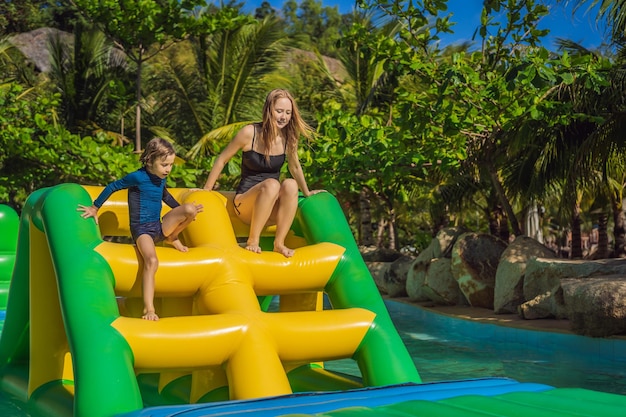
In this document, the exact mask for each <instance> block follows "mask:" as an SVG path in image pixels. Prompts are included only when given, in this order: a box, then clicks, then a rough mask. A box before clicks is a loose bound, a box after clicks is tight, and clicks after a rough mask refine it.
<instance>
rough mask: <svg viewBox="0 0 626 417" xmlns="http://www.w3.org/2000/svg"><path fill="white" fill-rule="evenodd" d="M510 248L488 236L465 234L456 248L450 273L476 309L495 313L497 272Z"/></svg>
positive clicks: (455, 245)
mask: <svg viewBox="0 0 626 417" xmlns="http://www.w3.org/2000/svg"><path fill="white" fill-rule="evenodd" d="M506 247H507V244H506V242H504V241H503V240H502V239H498V238H497V237H495V236H492V235H489V234H486V233H464V234H462V235H461V236H459V237H458V238H457V240H456V243H455V244H454V246H453V248H452V258H451V264H450V269H451V271H452V275H453V276H454V278H455V279H456V281H457V283H458V285H459V289H460V290H461V292H462V293H463V295H464V296H465V298H466V299H467V301H468V302H469V304H470V305H471V306H472V307H484V308H489V309H493V294H494V287H495V283H496V271H497V269H498V263H499V261H500V257H501V255H502V253H503V252H504V250H505V249H506Z"/></svg>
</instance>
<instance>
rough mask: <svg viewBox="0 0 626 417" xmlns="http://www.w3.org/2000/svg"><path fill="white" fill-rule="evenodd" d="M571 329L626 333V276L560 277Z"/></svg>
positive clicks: (603, 334)
mask: <svg viewBox="0 0 626 417" xmlns="http://www.w3.org/2000/svg"><path fill="white" fill-rule="evenodd" d="M561 285H562V288H563V299H564V303H565V306H566V310H567V315H568V317H569V321H570V328H571V329H572V331H574V332H575V333H578V334H582V335H585V336H592V337H608V336H612V335H616V334H626V276H623V275H618V276H606V277H601V278H583V279H580V278H565V279H563V280H561Z"/></svg>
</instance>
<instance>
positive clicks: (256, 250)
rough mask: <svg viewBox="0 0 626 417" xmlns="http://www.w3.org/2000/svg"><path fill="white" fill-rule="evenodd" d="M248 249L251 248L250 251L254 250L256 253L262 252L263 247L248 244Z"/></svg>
mask: <svg viewBox="0 0 626 417" xmlns="http://www.w3.org/2000/svg"><path fill="white" fill-rule="evenodd" d="M246 250H249V251H250V252H254V253H261V247H260V246H259V245H256V244H252V245H250V244H248V245H246Z"/></svg>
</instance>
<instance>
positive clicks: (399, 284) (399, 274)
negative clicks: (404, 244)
mask: <svg viewBox="0 0 626 417" xmlns="http://www.w3.org/2000/svg"><path fill="white" fill-rule="evenodd" d="M412 264H413V258H412V257H410V256H406V255H402V256H401V257H400V258H398V259H396V260H395V261H394V262H392V263H391V265H390V266H389V268H388V269H387V270H386V271H385V274H384V276H383V282H384V286H385V290H386V293H387V294H388V295H389V296H390V297H406V296H407V292H406V281H407V273H408V270H409V269H411V265H412Z"/></svg>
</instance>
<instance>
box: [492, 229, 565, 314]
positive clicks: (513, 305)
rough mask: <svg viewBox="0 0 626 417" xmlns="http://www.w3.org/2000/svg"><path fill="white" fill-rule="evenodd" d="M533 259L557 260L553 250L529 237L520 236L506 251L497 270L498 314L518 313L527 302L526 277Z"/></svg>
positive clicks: (495, 301) (496, 302)
mask: <svg viewBox="0 0 626 417" xmlns="http://www.w3.org/2000/svg"><path fill="white" fill-rule="evenodd" d="M531 258H556V255H555V254H554V252H553V251H552V250H550V249H549V248H547V247H546V246H545V245H543V244H541V243H540V242H538V241H537V240H535V239H533V238H531V237H528V236H518V237H517V238H516V239H515V240H514V241H513V242H512V243H511V244H509V246H508V247H507V248H506V249H505V250H504V252H503V253H502V256H501V257H500V261H499V263H498V268H497V270H496V282H495V288H494V298H493V310H494V312H495V313H496V314H506V313H516V312H517V311H518V307H519V306H520V305H521V304H523V303H524V302H525V301H526V298H525V297H524V276H525V274H526V264H527V262H528V260H529V259H531Z"/></svg>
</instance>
